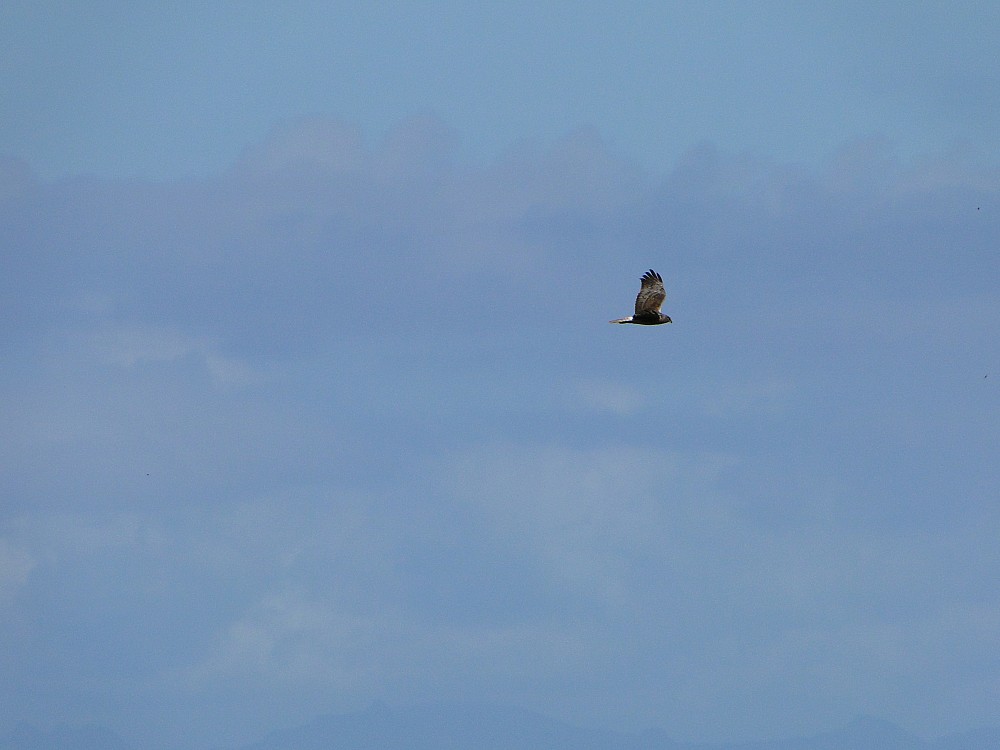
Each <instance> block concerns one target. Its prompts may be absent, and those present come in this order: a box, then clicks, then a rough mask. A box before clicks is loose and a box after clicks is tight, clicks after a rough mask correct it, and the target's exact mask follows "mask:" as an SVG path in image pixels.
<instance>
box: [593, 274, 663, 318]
mask: <svg viewBox="0 0 1000 750" xmlns="http://www.w3.org/2000/svg"><path fill="white" fill-rule="evenodd" d="M666 298H667V293H666V292H665V291H664V289H663V279H662V278H661V277H660V274H658V273H657V272H656V271H654V270H653V269H652V268H650V269H649V270H648V271H646V273H644V274H643V275H642V287H640V289H639V294H638V296H637V297H636V298H635V315H630V316H629V317H627V318H619V319H618V320H611V321H608V322H609V323H635V324H636V325H640V326H658V325H662V324H663V323H672V322H673V321H672V320H671V319H670V316H669V315H664V314H663V313H661V312H660V305H662V304H663V300H665V299H666Z"/></svg>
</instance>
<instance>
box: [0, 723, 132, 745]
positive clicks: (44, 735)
mask: <svg viewBox="0 0 1000 750" xmlns="http://www.w3.org/2000/svg"><path fill="white" fill-rule="evenodd" d="M0 750H132V748H131V747H130V746H129V745H127V744H126V743H125V740H123V739H122V738H121V737H119V736H118V735H117V734H115V733H114V732H112V731H111V730H110V729H105V728H104V727H97V726H92V725H87V726H82V727H65V726H62V727H56V728H55V729H52V730H50V731H45V730H42V729H39V728H37V727H33V726H31V725H30V724H19V725H17V726H16V727H14V730H13V731H12V732H10V734H8V735H7V736H6V737H0Z"/></svg>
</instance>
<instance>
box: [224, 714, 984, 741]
mask: <svg viewBox="0 0 1000 750" xmlns="http://www.w3.org/2000/svg"><path fill="white" fill-rule="evenodd" d="M998 740H1000V729H983V730H977V731H974V732H966V733H963V734H956V735H950V736H947V737H943V738H940V739H938V740H934V741H931V742H927V741H924V740H921V739H920V738H918V737H915V736H914V735H912V734H909V733H908V732H906V731H904V730H902V729H900V728H899V727H897V726H896V725H895V724H892V723H890V722H888V721H884V720H881V719H875V718H870V717H860V718H858V719H855V720H854V721H852V722H850V723H849V724H847V725H846V726H844V727H843V728H841V729H838V730H836V731H832V732H824V733H822V734H817V735H813V736H809V737H797V738H791V739H780V740H767V741H761V742H743V743H722V744H706V743H683V742H677V741H675V740H672V739H671V738H670V737H669V736H668V735H667V734H666V733H664V732H663V731H660V730H651V731H648V732H642V733H635V734H629V733H623V732H612V731H608V730H588V729H582V728H580V727H576V726H573V725H570V724H566V723H564V722H560V721H557V720H555V719H550V718H547V717H545V716H542V715H540V714H536V713H533V712H531V711H525V710H522V709H516V708H504V707H498V706H482V705H433V706H417V707H409V708H392V709H390V708H389V707H387V706H385V705H384V704H381V703H376V704H373V705H372V706H370V707H369V708H367V709H365V710H364V711H360V712H357V713H351V714H343V715H337V716H324V717H322V718H319V719H316V720H314V721H312V722H310V723H309V724H306V725H304V726H301V727H297V728H294V729H289V730H283V731H276V732H272V733H270V734H269V735H268V736H267V737H266V738H264V739H263V740H262V741H260V742H256V743H253V744H251V745H245V746H242V747H239V748H233V749H232V750H997V749H998V748H1000V742H998Z"/></svg>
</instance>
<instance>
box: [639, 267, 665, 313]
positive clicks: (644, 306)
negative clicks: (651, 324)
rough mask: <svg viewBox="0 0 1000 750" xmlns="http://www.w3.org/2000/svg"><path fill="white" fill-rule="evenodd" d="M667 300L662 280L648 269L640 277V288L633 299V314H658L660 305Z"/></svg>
mask: <svg viewBox="0 0 1000 750" xmlns="http://www.w3.org/2000/svg"><path fill="white" fill-rule="evenodd" d="M666 298H667V293H666V291H664V289H663V279H662V278H661V277H660V274H658V273H657V272H656V271H654V270H653V269H652V268H650V269H649V270H648V271H646V273H644V274H643V275H642V288H641V289H639V295H638V296H637V297H636V298H635V314H636V315H642V314H644V313H645V314H647V315H648V314H650V313H652V314H654V315H658V314H659V312H660V305H662V304H663V300H665V299H666Z"/></svg>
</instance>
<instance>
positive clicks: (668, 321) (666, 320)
mask: <svg viewBox="0 0 1000 750" xmlns="http://www.w3.org/2000/svg"><path fill="white" fill-rule="evenodd" d="M660 315H663V313H660ZM663 322H664V323H673V322H674V321H672V320H671V319H670V316H669V315H663Z"/></svg>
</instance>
